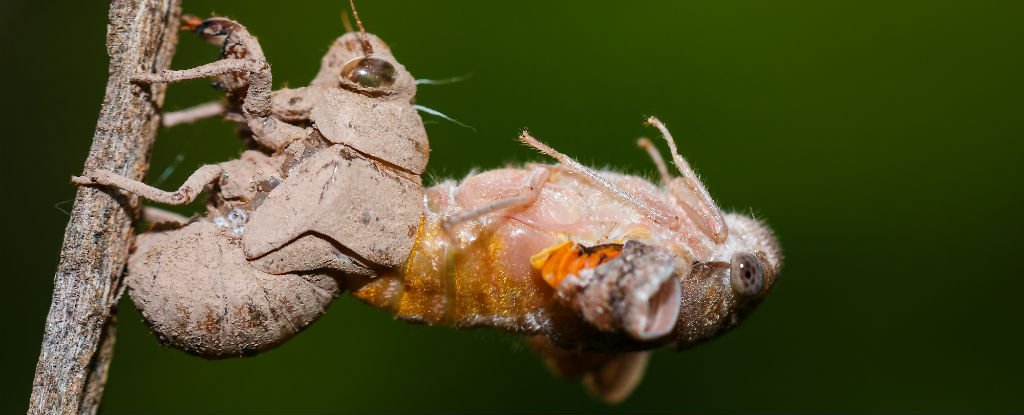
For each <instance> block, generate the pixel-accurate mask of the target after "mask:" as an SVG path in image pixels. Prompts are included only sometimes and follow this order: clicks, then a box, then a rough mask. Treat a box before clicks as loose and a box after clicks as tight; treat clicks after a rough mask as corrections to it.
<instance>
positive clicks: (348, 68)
mask: <svg viewBox="0 0 1024 415" xmlns="http://www.w3.org/2000/svg"><path fill="white" fill-rule="evenodd" d="M312 84H313V85H317V86H323V87H329V88H332V87H333V88H344V89H346V90H349V91H352V92H355V93H359V94H362V95H366V96H371V97H380V96H398V97H409V98H411V97H412V96H414V95H415V94H416V80H415V79H414V78H413V77H412V74H410V73H409V72H408V71H406V70H405V67H404V66H402V64H400V63H398V61H397V60H396V59H395V57H394V55H392V54H391V49H390V48H388V45H387V44H386V43H384V41H383V40H381V39H380V38H379V37H377V36H374V35H372V34H369V33H366V34H362V33H359V32H351V33H346V34H345V35H343V36H341V37H339V38H338V39H337V40H336V41H335V42H334V44H332V45H331V48H330V50H328V51H327V55H325V56H324V58H323V60H322V61H321V64H320V72H319V73H318V74H317V76H316V79H314V80H313V82H312Z"/></svg>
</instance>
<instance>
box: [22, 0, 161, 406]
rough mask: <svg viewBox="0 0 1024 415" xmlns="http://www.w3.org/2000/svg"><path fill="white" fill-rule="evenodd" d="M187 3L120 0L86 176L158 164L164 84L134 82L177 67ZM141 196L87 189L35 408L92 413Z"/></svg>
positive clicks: (67, 240) (68, 235)
mask: <svg viewBox="0 0 1024 415" xmlns="http://www.w3.org/2000/svg"><path fill="white" fill-rule="evenodd" d="M180 3H181V2H180V0H113V1H112V2H111V5H110V22H109V24H108V26H107V54H108V55H109V57H110V68H109V78H108V80H107V88H106V93H105V96H104V97H103V105H102V108H101V109H100V115H99V119H98V120H97V123H96V132H95V134H94V135H93V142H92V148H91V149H90V150H89V156H88V158H87V159H86V162H85V169H84V170H85V172H90V171H92V170H95V169H104V170H110V171H113V172H116V173H118V174H121V175H124V176H125V177H130V178H134V179H137V180H141V179H143V176H144V175H145V173H146V171H147V170H148V168H149V154H150V149H151V148H152V146H153V141H154V139H155V138H156V130H157V127H158V126H159V125H160V122H159V121H160V118H159V110H160V108H161V106H162V105H163V98H164V90H165V87H164V86H163V85H153V86H140V85H135V84H132V83H131V82H129V76H130V75H131V74H133V73H135V72H137V71H142V72H154V71H160V70H164V69H167V68H168V66H169V65H170V61H171V57H172V56H173V54H174V48H175V46H176V44H177V36H178V19H179V16H180V14H181V10H180ZM137 209H138V200H137V198H135V197H132V196H128V195H126V194H122V193H119V192H113V191H107V190H104V189H99V188H91V187H80V188H79V189H78V192H77V194H76V196H75V205H74V209H73V211H72V214H71V220H70V222H69V223H68V227H67V230H66V231H65V235H64V244H63V246H62V248H61V257H60V263H59V265H58V268H57V273H56V276H55V277H54V288H53V302H52V303H51V305H50V312H49V314H48V315H47V317H46V329H45V333H44V337H43V344H42V350H41V352H40V354H39V363H38V364H37V365H36V374H35V379H34V381H33V388H32V397H31V400H30V402H29V409H28V413H29V414H76V413H83V414H92V413H96V411H97V409H98V408H99V404H100V398H101V397H102V394H103V385H104V383H105V382H106V378H107V369H108V367H109V365H110V359H111V357H112V352H113V345H114V334H115V327H114V317H115V316H114V307H115V305H116V300H117V298H118V296H119V295H118V293H119V292H120V286H121V273H122V270H123V269H124V266H125V262H126V261H127V258H128V249H129V247H130V246H131V243H132V238H133V235H134V232H133V229H132V217H133V216H134V215H135V213H136V212H137Z"/></svg>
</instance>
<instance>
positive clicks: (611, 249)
mask: <svg viewBox="0 0 1024 415" xmlns="http://www.w3.org/2000/svg"><path fill="white" fill-rule="evenodd" d="M621 253H622V244H604V245H595V246H583V245H580V244H578V243H574V242H563V243H560V244H558V245H555V246H552V247H550V248H547V249H545V250H543V251H541V252H539V253H537V255H534V256H533V257H531V258H530V264H531V265H533V268H534V269H537V270H540V276H541V277H542V278H544V281H545V282H547V283H548V285H550V286H551V287H558V285H559V284H561V283H562V280H564V279H565V278H566V277H568V276H570V275H577V274H579V272H580V271H583V270H585V269H591V268H597V267H598V266H600V265H601V264H604V263H605V262H608V261H611V260H612V259H615V257H617V256H619V254H621Z"/></svg>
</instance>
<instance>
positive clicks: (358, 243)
mask: <svg viewBox="0 0 1024 415" xmlns="http://www.w3.org/2000/svg"><path fill="white" fill-rule="evenodd" d="M422 212H423V188H422V186H421V184H420V181H419V177H418V176H409V177H405V176H400V175H399V174H398V173H396V172H395V171H393V170H392V169H390V168H387V167H385V166H383V165H381V164H380V163H377V162H373V161H370V160H367V159H365V158H363V157H362V156H360V155H359V154H358V153H356V152H354V151H352V150H349V149H347V148H345V146H331V147H329V148H326V149H324V150H322V151H320V152H319V153H317V154H315V155H313V156H312V157H310V158H308V159H306V160H304V161H303V162H302V163H301V164H299V165H298V166H296V167H295V168H294V169H293V170H292V173H291V175H290V176H288V178H287V179H285V180H284V181H283V182H282V183H281V184H280V185H278V187H277V188H275V189H274V190H273V191H272V192H271V193H270V195H269V196H268V197H267V199H266V200H265V201H264V202H263V204H262V205H260V207H259V208H257V209H256V211H254V212H253V214H252V217H251V218H250V220H249V223H248V224H247V225H246V231H245V234H244V235H243V236H242V244H243V247H244V249H245V254H246V257H248V258H249V259H251V260H257V263H260V261H259V259H260V257H263V256H265V255H268V254H270V253H272V252H273V251H275V250H279V249H282V248H283V247H285V246H286V245H288V244H291V243H294V242H293V241H296V240H297V239H299V238H300V237H304V236H307V235H315V236H316V237H319V238H321V239H324V240H327V241H329V242H330V243H332V244H333V245H334V246H335V247H338V250H339V251H341V252H342V253H344V254H345V255H349V254H351V255H349V256H352V257H354V258H355V259H356V260H357V261H358V262H360V263H363V264H367V265H374V266H381V267H397V266H399V265H401V264H403V263H404V262H405V260H406V259H407V258H408V256H409V252H410V251H411V250H412V245H413V243H414V242H415V239H416V233H417V229H418V228H419V225H420V217H421V215H422ZM321 254H323V252H322V251H321ZM306 255H308V253H306ZM329 255H335V254H333V253H329ZM280 257H281V259H282V260H286V261H287V260H289V258H288V257H287V256H283V255H282V256H280ZM294 261H296V262H294V263H293V264H291V265H289V264H283V265H282V264H278V265H277V266H276V267H275V268H274V269H273V271H275V272H285V271H294V270H297V269H306V267H307V266H308V263H309V262H310V261H314V260H311V259H308V258H307V259H301V260H294ZM315 262H323V263H326V262H329V259H324V260H323V261H321V260H316V261H315ZM342 271H344V270H342Z"/></svg>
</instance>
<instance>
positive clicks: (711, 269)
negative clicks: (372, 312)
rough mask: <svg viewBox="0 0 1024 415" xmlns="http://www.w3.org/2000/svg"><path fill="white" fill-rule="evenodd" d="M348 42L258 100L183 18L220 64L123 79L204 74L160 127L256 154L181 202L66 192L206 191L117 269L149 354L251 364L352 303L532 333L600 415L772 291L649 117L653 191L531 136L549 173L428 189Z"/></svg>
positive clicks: (205, 173) (764, 244)
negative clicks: (654, 369) (655, 137)
mask: <svg viewBox="0 0 1024 415" xmlns="http://www.w3.org/2000/svg"><path fill="white" fill-rule="evenodd" d="M357 22H358V15H357ZM359 24H360V33H358V34H357V33H349V34H346V35H345V36H342V37H340V38H338V39H337V40H336V41H335V43H334V44H333V45H332V46H331V48H330V50H329V51H328V53H327V55H326V56H325V57H324V59H323V61H322V65H321V70H320V73H319V74H318V75H317V77H316V79H314V80H313V82H312V83H311V84H310V85H309V86H307V87H303V88H297V89H283V90H279V91H271V89H270V85H271V82H270V80H271V75H270V66H269V64H268V63H267V60H266V59H265V57H264V56H263V54H262V51H261V48H260V47H259V44H258V42H257V41H256V38H255V36H252V35H251V34H249V33H248V31H247V30H246V29H245V28H244V27H243V26H242V25H240V24H238V23H237V22H234V21H232V20H228V19H224V18H211V19H207V20H205V21H198V20H196V21H194V22H193V23H192V24H191V25H190V26H191V28H192V29H194V30H196V31H197V32H198V33H199V34H200V36H201V37H203V38H205V39H206V40H209V41H211V42H213V43H216V44H219V45H221V60H219V61H217V62H213V63H210V64H207V65H203V66H200V67H197V68H192V69H189V70H183V71H169V72H165V73H162V74H139V75H138V76H137V79H136V82H139V83H143V84H144V83H151V82H177V81H182V80H186V79H198V78H204V77H216V78H217V79H218V85H219V86H220V87H221V88H222V89H223V90H225V92H227V96H228V100H227V101H226V102H225V103H219V104H217V105H214V106H212V107H205V106H204V107H199V109H197V110H192V111H188V112H186V113H185V114H178V115H177V116H175V117H173V118H176V119H198V118H202V117H206V116H212V115H217V114H223V115H224V116H225V117H226V118H228V119H231V120H234V121H237V122H239V123H240V124H241V125H242V128H241V129H240V131H241V132H242V137H243V139H244V142H245V143H247V144H248V146H249V150H248V151H246V152H245V153H243V155H242V157H240V158H239V159H238V160H232V161H228V162H224V163H220V164H215V165H208V166H204V167H202V168H200V169H199V170H198V171H196V172H195V173H193V175H192V176H191V177H190V178H189V179H188V180H187V181H186V183H185V184H184V185H183V186H182V187H181V188H179V189H178V190H177V191H175V192H164V191H161V190H159V189H155V188H153V187H150V186H148V185H146V184H143V183H140V182H135V181H131V180H128V179H126V178H124V177H123V176H120V175H118V174H117V173H115V172H107V171H93V172H86V173H87V174H86V175H85V176H83V177H79V178H76V179H74V181H75V183H78V184H81V185H100V186H108V187H113V188H117V189H121V190H124V191H128V192H132V193H135V194H138V195H139V196H141V197H144V198H147V199H150V200H154V201H157V202H161V203H167V204H184V203H188V202H190V201H192V200H194V198H195V197H196V196H197V195H198V194H199V193H200V192H202V191H205V192H207V193H208V194H209V198H208V204H207V207H208V212H207V214H206V215H205V216H197V217H193V218H181V217H174V216H169V215H166V214H164V215H155V214H152V213H154V212H158V211H155V210H152V209H150V210H149V213H151V215H148V216H149V217H150V218H155V220H156V221H158V222H159V221H161V218H162V219H163V220H162V221H163V222H165V223H162V224H160V225H159V226H156V227H154V228H153V229H150V230H149V231H148V232H145V233H143V234H142V235H140V236H139V238H138V240H137V243H136V244H135V248H134V251H133V252H132V254H131V256H130V258H129V263H128V275H127V277H126V279H125V281H126V284H127V286H128V287H127V288H128V293H129V294H130V295H131V297H132V299H133V300H134V301H135V304H136V306H137V307H138V308H139V310H140V311H141V313H142V315H143V317H144V318H145V319H146V321H147V323H148V324H149V325H150V327H151V328H152V329H153V331H154V332H155V333H156V334H157V336H158V337H159V338H160V339H161V341H162V342H163V343H164V344H167V345H169V346H172V347H176V348H179V349H182V350H185V351H187V352H189V353H193V354H196V355H200V356H204V357H210V358H222V357H232V356H242V355H250V354H255V353H259V352H261V351H264V350H267V349H269V348H272V347H275V346H277V345H279V344H281V343H283V342H284V341H286V340H287V339H289V338H290V337H292V336H293V335H295V334H296V333H297V332H298V331H300V330H301V329H302V328H304V327H305V326H307V325H308V324H311V323H312V322H313V321H315V320H316V319H317V318H318V317H319V316H320V315H322V314H323V313H324V312H325V309H326V307H327V305H328V304H329V303H330V302H331V301H332V300H333V299H334V298H335V297H336V296H337V295H339V294H340V293H341V292H342V291H345V290H347V291H349V292H351V293H352V295H354V296H355V297H357V298H359V299H360V300H362V301H364V302H366V303H368V304H370V305H372V306H375V307H379V308H383V309H386V310H390V311H391V312H393V313H394V314H395V315H396V316H397V317H398V318H400V319H403V320H407V321H413V322H418V323H425V324H431V325H446V326H451V327H456V328H474V327H492V328H497V329H501V330H505V331H508V332H511V333H515V334H520V335H524V336H527V337H528V338H529V340H528V342H529V343H530V344H531V345H532V346H533V347H534V348H535V349H536V350H537V351H538V352H539V353H540V354H541V355H542V356H543V358H544V360H545V362H546V363H547V365H548V366H549V367H550V368H551V369H552V370H553V371H555V372H556V373H558V374H560V375H563V376H567V377H571V378H580V379H582V380H583V381H584V383H585V384H586V385H587V387H588V388H589V389H590V390H591V391H592V392H593V393H594V394H595V395H597V396H598V397H600V398H602V399H604V400H606V401H611V402H614V401H619V400H621V399H624V398H625V397H626V396H628V394H629V393H630V392H631V391H632V390H633V388H635V387H636V385H637V383H638V382H639V380H640V378H641V377H642V375H643V372H644V369H645V367H646V364H647V360H648V353H649V350H652V349H655V348H659V347H672V348H676V349H683V348H686V347H689V346H692V345H694V344H697V343H699V342H701V341H704V340H707V339H711V338H713V337H715V336H716V335H718V334H720V333H722V332H723V331H725V330H727V329H729V328H731V327H733V326H735V325H736V324H737V323H739V322H740V321H741V320H742V319H743V318H744V316H746V315H747V314H748V313H749V312H750V311H751V310H752V309H753V308H754V306H756V305H757V304H758V303H759V302H760V301H761V300H762V298H764V296H765V295H766V294H767V292H768V291H769V289H770V288H771V286H772V284H773V283H774V281H775V279H776V277H777V275H778V273H779V269H780V266H781V263H782V257H781V253H780V250H779V245H778V243H777V242H776V239H775V236H774V235H773V234H772V231H771V230H770V229H769V228H768V227H767V226H766V225H765V224H764V223H763V222H761V221H758V220H756V219H755V218H752V217H749V216H745V215H742V214H731V213H724V212H722V211H721V209H719V207H718V206H717V205H716V203H715V202H714V200H713V199H712V198H711V196H710V195H709V194H708V192H707V190H706V189H705V187H704V185H703V184H702V183H701V181H700V180H699V179H698V178H697V176H696V174H694V172H693V170H692V169H691V167H690V165H689V164H688V163H687V162H686V160H685V159H684V158H683V157H682V156H680V155H679V153H678V150H677V148H676V146H675V142H674V140H673V139H672V136H671V134H670V133H669V131H668V129H667V128H666V127H665V126H664V125H663V124H662V123H661V122H660V121H659V120H657V119H655V118H650V119H649V120H648V123H649V124H651V125H653V126H654V127H656V128H657V129H658V130H660V132H661V134H662V136H663V137H664V138H665V141H666V143H667V145H668V148H669V150H670V152H671V155H672V161H673V164H674V165H675V167H676V170H677V171H678V173H679V175H678V176H675V177H673V175H672V174H670V173H669V170H668V167H667V166H666V164H665V162H664V160H663V159H662V157H661V155H660V153H659V152H658V151H657V150H656V148H655V146H654V145H653V144H652V143H650V142H649V141H646V140H642V141H641V142H640V145H641V146H642V147H644V148H645V149H647V150H648V152H649V154H650V155H651V157H652V160H653V162H654V164H655V166H656V167H657V169H658V171H659V173H660V177H661V179H660V182H659V183H652V182H651V181H649V180H647V179H644V178H641V177H637V176H630V175H625V174H620V173H616V172H612V171H597V170H593V169H590V168H588V167H586V166H583V165H581V164H580V163H578V162H577V161H575V160H574V159H572V158H571V157H569V156H567V155H565V154H562V153H560V152H558V151H556V150H554V149H552V148H551V147H548V146H547V145H545V144H543V143H541V142H539V141H538V140H536V139H535V138H533V137H532V136H531V135H529V134H528V133H525V132H524V133H523V134H522V135H521V136H520V140H521V141H522V142H523V143H525V144H527V145H529V146H531V147H533V148H535V149H537V150H539V151H540V152H542V153H544V154H546V155H548V156H550V157H552V158H554V159H555V161H556V163H554V164H528V165H525V166H522V167H519V168H503V169H496V170H490V171H485V172H481V173H477V174H473V175H471V176H469V177H466V178H464V179H462V180H461V181H451V180H450V181H444V182H441V183H440V184H437V185H435V186H433V187H430V188H426V189H424V188H423V187H422V185H421V179H420V174H421V173H422V172H423V171H424V169H425V167H426V164H427V155H428V152H429V144H428V142H427V139H426V132H425V130H424V129H423V123H422V121H421V120H420V118H419V115H418V114H417V113H416V106H414V105H413V103H412V100H413V96H414V94H415V85H416V82H415V80H414V78H412V75H411V74H409V73H408V72H407V71H406V70H405V68H404V67H403V66H402V65H401V64H399V63H398V61H397V60H395V58H394V56H393V55H392V54H391V53H390V50H389V49H388V48H387V45H386V44H384V43H383V42H382V41H381V40H380V39H378V38H376V37H374V36H372V35H368V34H367V33H365V30H363V29H362V23H361V22H359ZM210 108H212V110H210ZM170 118H172V117H171V116H170V114H168V117H166V118H165V122H167V121H168V120H169V119H170ZM168 123H169V122H168ZM168 218H169V219H170V220H169V221H167V220H166V219H168Z"/></svg>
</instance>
